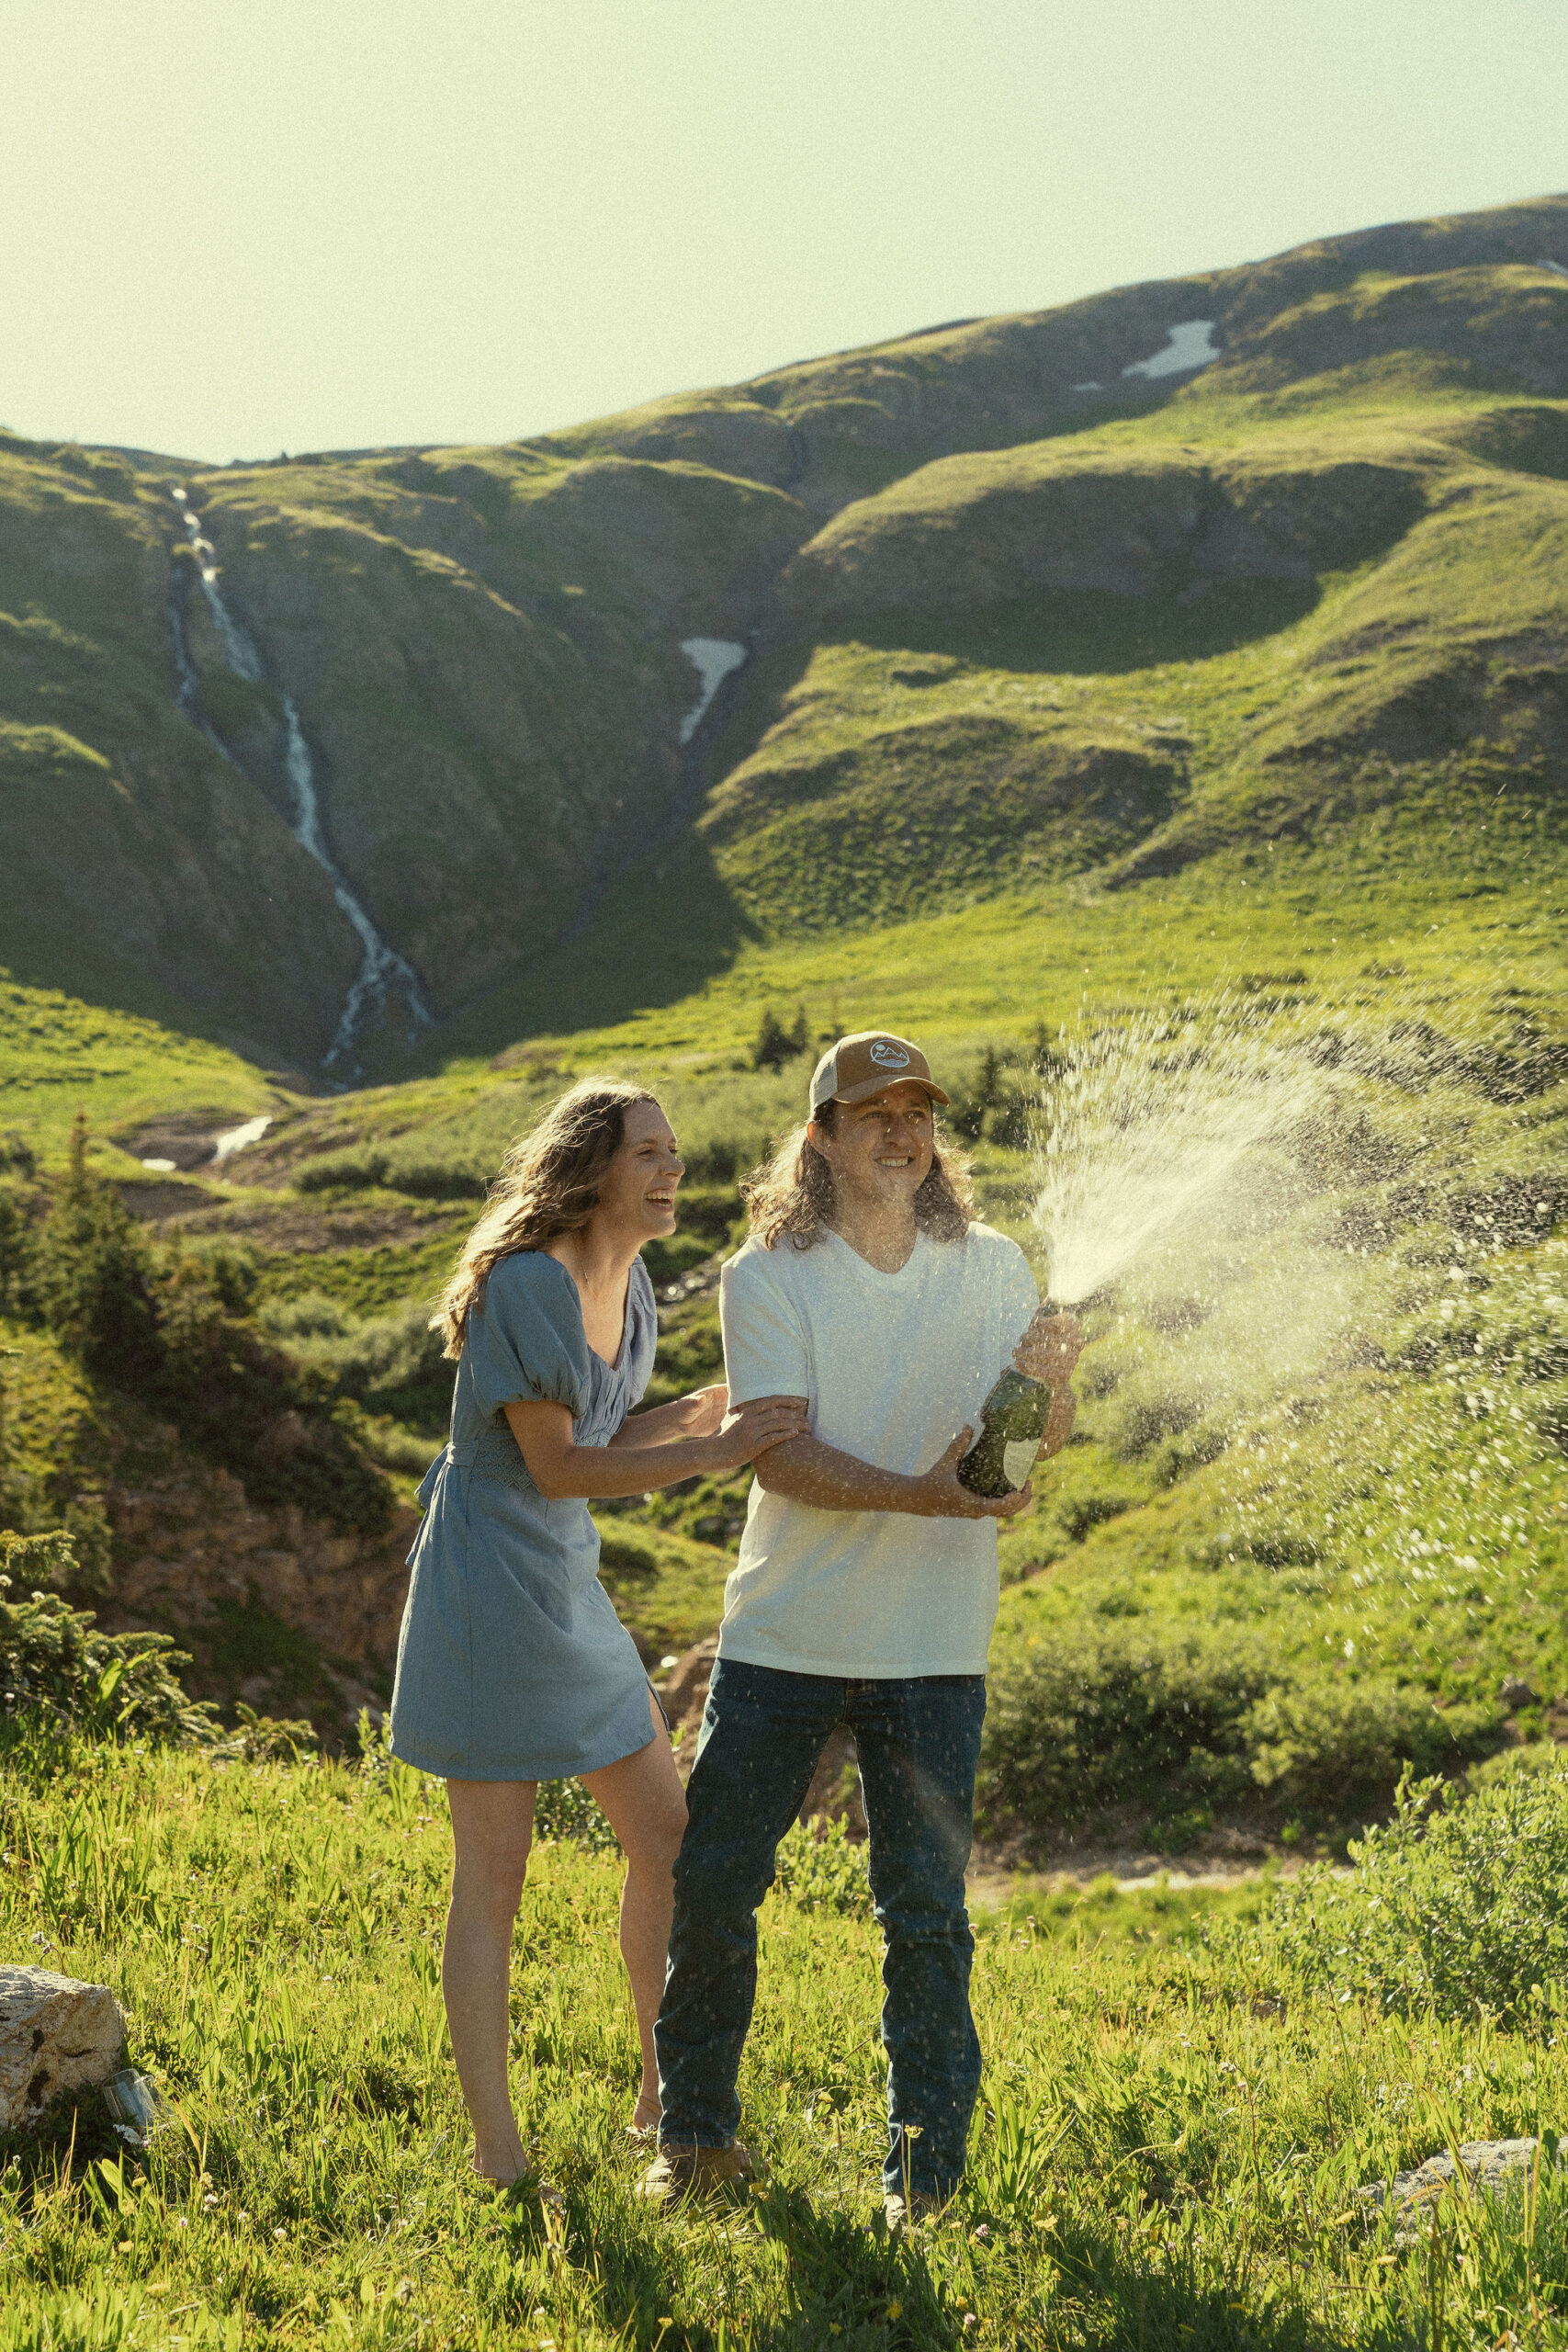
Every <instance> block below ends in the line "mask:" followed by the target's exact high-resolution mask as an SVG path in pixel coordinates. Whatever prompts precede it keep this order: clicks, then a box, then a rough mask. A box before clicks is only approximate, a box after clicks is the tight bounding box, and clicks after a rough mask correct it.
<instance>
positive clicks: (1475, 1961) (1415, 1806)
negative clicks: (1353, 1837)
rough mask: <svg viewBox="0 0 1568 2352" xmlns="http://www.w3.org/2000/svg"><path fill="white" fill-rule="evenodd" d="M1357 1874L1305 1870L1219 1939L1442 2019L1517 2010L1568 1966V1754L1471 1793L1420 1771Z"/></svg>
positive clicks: (1372, 1840) (1304, 1976) (1513, 2017)
mask: <svg viewBox="0 0 1568 2352" xmlns="http://www.w3.org/2000/svg"><path fill="white" fill-rule="evenodd" d="M1350 1855H1351V1859H1352V1861H1353V1863H1354V1865H1355V1867H1354V1869H1353V1870H1352V1871H1351V1872H1350V1874H1349V1875H1348V1877H1341V1876H1338V1875H1337V1874H1336V1873H1335V1872H1334V1871H1329V1870H1325V1869H1323V1868H1313V1869H1309V1870H1304V1871H1302V1873H1301V1874H1300V1876H1299V1877H1297V1878H1294V1879H1291V1880H1289V1881H1287V1882H1286V1883H1285V1884H1284V1885H1283V1886H1282V1887H1281V1888H1280V1891H1279V1893H1278V1894H1276V1895H1275V1897H1274V1899H1273V1901H1272V1903H1271V1904H1270V1905H1269V1909H1268V1910H1267V1911H1266V1912H1265V1913H1264V1915H1263V1917H1262V1918H1261V1919H1260V1920H1259V1921H1258V1924H1257V1926H1256V1927H1255V1928H1252V1929H1250V1930H1245V1931H1239V1930H1238V1931H1227V1930H1224V1929H1219V1930H1216V1931H1215V1932H1214V1934H1213V1937H1212V1939H1211V1940H1212V1941H1213V1942H1215V1943H1229V1944H1233V1945H1244V1946H1245V1947H1246V1948H1247V1949H1249V1950H1250V1951H1251V1952H1252V1953H1253V1955H1254V1956H1255V1957H1261V1958H1262V1959H1263V1960H1264V1961H1265V1962H1266V1963H1268V1964H1269V1965H1271V1966H1272V1967H1274V1968H1275V1969H1277V1970H1280V1971H1281V1972H1284V1973H1288V1974H1290V1975H1293V1976H1294V1977H1296V1978H1297V1979H1298V1980H1300V1981H1301V1982H1303V1983H1305V1984H1308V1985H1331V1986H1333V1987H1334V1988H1335V1989H1336V1990H1348V1991H1350V1992H1352V1993H1355V1994H1358V1995H1359V1996H1361V1997H1362V1998H1363V1999H1368V2000H1371V2001H1373V2002H1375V2003H1376V2004H1377V2005H1378V2007H1381V2008H1385V2009H1395V2010H1400V2011H1405V2012H1408V2011H1412V2010H1426V2009H1430V2010H1433V2011H1435V2012H1436V2014H1437V2015H1438V2017H1442V2018H1464V2017H1473V2016H1475V2015H1476V2013H1477V2012H1478V2011H1481V2010H1487V2011H1490V2012H1492V2013H1493V2014H1495V2016H1497V2017H1500V2018H1503V2019H1504V2020H1505V2021H1506V2022H1508V2023H1517V2021H1519V2020H1520V2019H1521V2018H1524V2017H1526V2016H1527V2015H1528V2014H1529V2010H1530V2008H1531V2007H1532V1996H1533V1994H1534V1988H1536V1987H1537V1986H1540V1987H1541V1988H1542V1989H1543V1990H1545V1989H1548V1988H1551V1987H1552V1986H1559V1985H1562V1981H1563V1978H1564V1976H1568V1916H1565V1914H1564V1911H1563V1905H1562V1889H1563V1887H1564V1885H1565V1884H1568V1764H1565V1763H1563V1762H1562V1761H1561V1760H1559V1761H1558V1762H1557V1764H1556V1765H1555V1766H1554V1767H1553V1768H1552V1769H1551V1770H1544V1771H1543V1770H1527V1771H1522V1772H1515V1773H1511V1774H1508V1775H1506V1777H1499V1778H1497V1779H1495V1780H1493V1781H1490V1782H1489V1784H1487V1785H1484V1786H1483V1787H1481V1788H1479V1789H1477V1790H1476V1791H1475V1792H1474V1793H1473V1794H1470V1795H1463V1794H1461V1793H1460V1792H1456V1791H1453V1790H1448V1791H1445V1790H1444V1789H1443V1788H1442V1785H1441V1784H1440V1783H1439V1782H1438V1781H1432V1780H1426V1781H1423V1780H1417V1779H1416V1777H1415V1776H1414V1775H1413V1774H1410V1773H1407V1774H1406V1775H1405V1777H1404V1779H1403V1780H1402V1781H1401V1782H1400V1786H1399V1792H1398V1795H1397V1797H1396V1800H1395V1804H1394V1813H1393V1819H1392V1821H1390V1822H1389V1823H1388V1824H1387V1826H1386V1827H1382V1828H1372V1829H1369V1830H1368V1831H1367V1833H1366V1836H1365V1837H1364V1838H1360V1839H1359V1840H1357V1841H1356V1842H1354V1843H1353V1844H1352V1845H1351V1848H1350Z"/></svg>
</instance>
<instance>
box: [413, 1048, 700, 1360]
mask: <svg viewBox="0 0 1568 2352" xmlns="http://www.w3.org/2000/svg"><path fill="white" fill-rule="evenodd" d="M655 1100H656V1097H655V1096H653V1095H651V1094H650V1093H649V1091H648V1089H647V1087H646V1086H635V1085H633V1084H632V1083H630V1081H629V1080H626V1079H624V1078H582V1079H579V1080H578V1082H577V1084H576V1085H575V1086H574V1087H572V1088H570V1090H569V1091H568V1092H567V1093H565V1094H563V1095H562V1096H561V1098H560V1101H559V1102H558V1103H553V1104H552V1105H551V1107H550V1108H549V1110H547V1112H546V1113H545V1115H544V1117H543V1118H542V1119H541V1120H540V1121H539V1123H538V1125H537V1126H536V1127H534V1128H532V1129H530V1131H529V1133H528V1134H527V1135H525V1136H519V1137H518V1139H517V1141H516V1142H515V1143H514V1144H513V1146H512V1148H511V1149H510V1150H509V1151H508V1152H507V1155H506V1157H505V1159H503V1160H502V1163H501V1173H500V1175H499V1176H498V1177H497V1178H496V1180H495V1182H494V1183H493V1184H492V1185H491V1188H490V1197H489V1199H488V1201H487V1202H486V1204H485V1210H484V1214H483V1216H481V1217H480V1218H479V1223H478V1224H477V1225H476V1226H475V1227H474V1229H473V1231H472V1232H471V1233H470V1234H469V1236H468V1239H467V1240H466V1241H465V1242H464V1244H463V1247H462V1249H461V1250H460V1251H459V1253H458V1257H457V1264H456V1266H454V1268H453V1269H452V1278H451V1280H450V1282H449V1283H447V1285H446V1289H445V1290H444V1291H443V1292H442V1294H441V1299H440V1303H439V1305H438V1306H437V1307H436V1310H435V1312H434V1315H433V1316H432V1317H431V1318H430V1328H431V1329H432V1330H433V1331H439V1332H440V1333H441V1335H442V1337H443V1339H444V1340H446V1347H445V1349H444V1350H443V1353H444V1354H445V1355H447V1356H453V1357H456V1356H460V1355H461V1354H462V1352H463V1333H464V1331H465V1330H466V1329H467V1328H468V1317H469V1315H470V1314H471V1313H472V1312H473V1309H474V1308H475V1307H476V1306H480V1305H482V1304H483V1300H484V1291H485V1283H487V1282H488V1281H489V1279H490V1276H491V1272H493V1270H494V1269H495V1268H496V1267H497V1266H498V1265H499V1264H500V1263H501V1261H502V1259H503V1258H510V1257H511V1256H512V1255H513V1251H514V1250H542V1249H543V1248H544V1246H545V1244H546V1242H547V1241H555V1240H558V1238H560V1236H561V1235H562V1234H563V1233H580V1232H581V1230H582V1227H584V1226H585V1225H586V1224H587V1222H588V1220H589V1218H590V1217H591V1216H592V1214H593V1212H594V1210H595V1209H596V1208H597V1207H598V1205H599V1188H600V1186H601V1185H602V1184H603V1183H604V1178H605V1175H606V1173H607V1172H608V1170H609V1166H610V1162H611V1161H612V1160H613V1159H614V1158H615V1154H616V1152H617V1151H619V1149H620V1148H621V1146H622V1144H623V1143H624V1142H625V1140H626V1113H627V1112H628V1111H629V1110H630V1109H631V1106H632V1104H633V1103H652V1102H653V1101H655Z"/></svg>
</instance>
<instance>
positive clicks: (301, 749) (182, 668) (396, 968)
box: [169, 486, 432, 1069]
mask: <svg viewBox="0 0 1568 2352" xmlns="http://www.w3.org/2000/svg"><path fill="white" fill-rule="evenodd" d="M169 495H170V497H171V498H172V499H173V500H174V502H175V505H176V506H177V507H178V508H179V511H180V520H181V522H182V523H183V524H184V525H185V533H186V540H187V541H188V543H189V546H190V550H191V553H192V554H193V555H194V556H195V558H196V567H197V576H198V578H199V579H200V582H201V591H202V594H203V595H204V596H205V597H206V599H207V608H208V610H209V613H210V614H211V616H212V625H213V627H214V628H216V630H217V631H218V639H219V642H220V645H221V646H222V648H223V658H224V660H225V661H226V662H228V664H229V667H230V669H231V670H232V672H233V673H234V675H235V676H236V677H237V678H243V679H244V681H245V683H246V684H247V685H253V686H261V685H265V684H266V683H267V676H266V670H265V666H264V664H263V662H262V658H261V655H260V653H259V652H258V651H257V650H256V646H255V642H254V639H252V638H251V636H250V635H249V634H248V632H247V631H246V630H245V629H244V628H243V627H242V626H241V624H240V622H239V621H238V620H236V618H235V617H234V615H233V614H232V613H231V611H230V609H229V606H228V605H227V604H226V602H225V601H224V597H223V594H222V591H221V590H220V587H219V585H218V557H217V552H216V550H215V548H213V545H212V542H211V540H210V539H209V538H208V537H206V536H205V535H204V533H203V531H202V527H201V517H200V515H197V512H196V510H195V508H194V507H192V506H191V505H190V504H189V503H187V501H186V492H185V491H184V489H183V488H180V487H178V486H172V487H171V489H170V492H169ZM170 617H171V622H172V626H173V628H174V639H175V701H176V702H177V703H178V705H179V707H180V708H181V710H183V711H184V712H185V714H186V718H190V719H192V720H193V721H194V722H195V724H196V725H197V726H198V727H199V728H200V729H201V731H202V733H203V734H204V735H205V736H206V737H207V739H208V741H209V742H210V743H211V744H212V745H213V747H214V749H215V750H217V751H218V752H221V754H222V756H223V758H224V759H226V760H227V761H228V762H229V764H230V766H231V767H237V766H238V765H239V762H238V761H237V760H236V759H235V758H234V757H233V754H232V753H231V752H230V751H229V749H228V747H227V746H226V745H225V744H224V743H222V742H221V741H220V740H219V737H218V736H217V734H216V733H215V731H214V730H213V729H212V728H211V727H209V724H208V723H207V721H206V719H204V718H202V717H201V715H200V712H199V711H198V709H197V675H196V669H195V666H194V664H193V663H192V662H191V658H190V648H189V646H188V644H187V642H186V630H185V621H184V616H182V614H181V613H180V610H179V607H178V604H177V601H176V602H173V603H172V604H171V608H170ZM283 724H284V766H285V769H286V770H287V773H288V786H289V794H290V799H291V803H292V805H291V808H290V812H289V820H288V828H289V831H290V832H292V834H293V836H294V838H295V840H296V841H297V842H299V846H300V848H301V849H302V850H304V851H305V853H306V854H307V855H308V856H310V857H313V858H314V859H315V861H316V864H317V865H319V866H320V867H321V871H322V873H323V874H325V875H326V876H328V877H329V878H330V880H331V882H332V886H333V899H335V900H336V902H337V905H338V909H339V910H340V912H342V913H343V914H344V915H346V917H347V918H348V921H349V922H351V923H352V924H353V926H354V929H355V934H356V935H357V937H358V940H359V944H360V946H361V947H362V948H363V950H364V956H363V957H362V960H361V962H360V967H359V970H358V972H357V974H356V975H355V980H354V985H353V986H352V988H351V989H349V991H348V995H347V998H346V999H345V1001H344V1008H343V1012H342V1013H341V1015H340V1016H339V1019H338V1024H337V1030H336V1033H335V1035H333V1042H332V1045H331V1046H330V1047H329V1048H328V1050H327V1052H326V1053H325V1054H324V1055H323V1056H322V1058H321V1068H322V1069H333V1068H334V1067H335V1066H336V1065H337V1064H338V1063H339V1062H341V1061H342V1060H343V1058H344V1056H345V1055H346V1054H349V1053H351V1052H352V1051H353V1048H354V1042H355V1037H356V1036H357V1035H358V1034H359V1031H360V1028H361V1026H362V1025H363V1023H364V1022H365V1020H366V1018H367V1015H368V1014H369V1013H371V1012H379V1011H381V1010H383V1009H384V1008H385V1007H386V1006H387V1004H388V1003H389V1001H390V1000H391V999H392V998H393V997H397V996H400V997H401V998H402V1000H403V1001H404V1003H405V1004H406V1005H407V1007H408V1011H409V1019H410V1023H411V1026H410V1030H409V1035H410V1039H411V1041H412V1037H413V1035H414V1033H415V1032H416V1031H417V1030H419V1029H422V1028H428V1027H429V1026H430V1024H431V1020H432V1014H431V1012H430V1008H429V1006H428V1005H427V1004H426V1003H425V1001H424V998H423V995H422V993H421V991H420V985H419V979H418V976H417V975H416V973H415V972H414V969H413V967H412V965H411V964H409V963H408V962H406V961H405V959H404V958H403V957H402V956H400V955H399V954H398V952H397V949H396V948H395V947H389V946H388V944H387V943H386V941H385V940H384V939H383V938H382V936H381V934H380V933H379V932H378V930H377V928H376V926H375V924H374V923H373V922H371V920H370V917H369V915H368V914H367V912H366V910H365V909H364V907H363V906H361V904H360V902H359V900H358V899H356V898H355V895H354V892H353V891H352V890H351V889H350V888H349V887H348V884H347V883H346V882H345V881H344V877H343V875H342V874H341V872H340V871H339V869H338V866H337V863H336V861H335V860H334V858H333V854H332V852H331V850H330V849H329V848H328V847H327V838H326V834H325V832H324V831H323V830H322V826H321V799H320V797H319V795H318V794H317V791H316V767H315V762H314V761H313V759H312V758H311V756H310V745H309V743H308V742H307V741H305V730H304V729H303V727H301V725H300V723H299V709H298V707H297V706H296V704H295V701H294V697H293V696H292V695H284V696H283Z"/></svg>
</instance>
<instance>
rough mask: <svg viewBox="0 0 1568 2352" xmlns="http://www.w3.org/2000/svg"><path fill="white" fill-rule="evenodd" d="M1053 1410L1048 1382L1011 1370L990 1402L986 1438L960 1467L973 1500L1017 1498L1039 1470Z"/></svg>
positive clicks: (984, 1416) (983, 1421)
mask: <svg viewBox="0 0 1568 2352" xmlns="http://www.w3.org/2000/svg"><path fill="white" fill-rule="evenodd" d="M1050 1410H1051V1391H1050V1388H1049V1386H1048V1385H1046V1383H1045V1382H1044V1381H1043V1380H1032V1379H1031V1378H1030V1376H1029V1374H1027V1373H1026V1372H1015V1371H1014V1370H1013V1369H1012V1368H1011V1366H1009V1368H1008V1370H1007V1371H1006V1372H1004V1373H1003V1374H1002V1376H1001V1378H1000V1379H999V1380H998V1383H997V1385H996V1386H995V1387H994V1388H993V1389H992V1391H991V1393H990V1395H989V1396H988V1397H987V1399H986V1402H985V1405H984V1408H982V1411H981V1416H980V1434H979V1436H978V1437H977V1438H976V1440H975V1442H974V1444H973V1445H972V1446H971V1447H970V1449H969V1451H968V1453H966V1454H964V1458H963V1460H962V1461H961V1462H960V1463H959V1464H958V1483H959V1485H960V1486H961V1487H968V1489H969V1491H970V1493H971V1494H972V1495H1013V1494H1016V1493H1017V1492H1018V1489H1019V1488H1020V1487H1021V1486H1022V1485H1023V1483H1024V1481H1025V1479H1026V1478H1027V1477H1028V1476H1029V1474H1030V1472H1031V1471H1032V1469H1033V1467H1034V1461H1035V1456H1036V1455H1037V1454H1038V1453H1039V1452H1040V1444H1041V1440H1042V1439H1043V1437H1044V1435H1045V1422H1046V1419H1047V1417H1048V1416H1049V1414H1050Z"/></svg>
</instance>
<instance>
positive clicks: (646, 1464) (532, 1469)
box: [506, 1392, 809, 1502]
mask: <svg viewBox="0 0 1568 2352" xmlns="http://www.w3.org/2000/svg"><path fill="white" fill-rule="evenodd" d="M699 1393H700V1392H699ZM688 1401H689V1400H688V1399H685V1398H682V1400H681V1402H682V1404H685V1403H686V1402H688ZM663 1409H665V1410H673V1409H674V1408H663ZM713 1411H714V1408H713V1406H712V1405H711V1404H709V1405H708V1406H706V1407H705V1408H704V1412H703V1418H704V1419H711V1418H712V1415H713ZM506 1419H507V1422H508V1424H509V1426H510V1428H511V1430H512V1434H513V1437H514V1438H515V1439H516V1440H517V1444H518V1449H519V1451H520V1452H521V1453H522V1456H523V1459H524V1461H525V1463H526V1464H527V1465H528V1476H530V1478H532V1480H533V1481H534V1484H535V1486H536V1487H537V1488H538V1489H539V1492H540V1493H541V1494H542V1495H543V1496H545V1497H546V1498H547V1500H549V1501H552V1502H565V1501H568V1500H570V1499H580V1500H582V1501H585V1502H591V1501H593V1500H594V1499H595V1498H602V1499H605V1500H608V1499H610V1498H613V1497H615V1496H617V1495H640V1494H644V1493H646V1492H648V1490H649V1488H651V1487H673V1486H678V1485H679V1484H680V1482H681V1480H682V1478H696V1477H702V1476H706V1475H707V1474H708V1473H710V1472H713V1471H723V1470H739V1469H740V1468H741V1467H742V1466H743V1465H744V1464H746V1463H748V1462H752V1461H754V1460H755V1459H756V1457H757V1455H758V1454H760V1453H763V1452H765V1451H766V1449H767V1448H768V1447H769V1446H773V1445H779V1444H781V1443H783V1442H785V1441H786V1440H788V1439H791V1438H795V1437H798V1436H800V1435H801V1433H802V1432H803V1431H804V1430H806V1429H807V1427H808V1426H809V1424H808V1423H807V1418H806V1405H805V1400H804V1399H803V1398H801V1397H762V1398H761V1400H760V1401H759V1402H758V1403H756V1404H754V1405H742V1406H741V1407H740V1408H739V1410H737V1411H735V1412H732V1413H727V1414H725V1415H724V1416H723V1418H722V1419H721V1421H720V1424H719V1426H718V1427H717V1428H716V1430H714V1431H713V1433H712V1434H711V1435H704V1436H700V1437H675V1438H671V1440H670V1441H669V1442H666V1443H664V1444H660V1443H658V1442H655V1443H653V1444H651V1445H649V1444H646V1443H640V1444H639V1443H638V1442H637V1436H636V1434H635V1428H636V1425H635V1423H633V1424H629V1425H627V1426H626V1427H624V1428H623V1429H621V1430H619V1431H617V1433H616V1442H612V1443H611V1444H609V1445H579V1444H577V1443H576V1442H575V1440H574V1439H573V1437H572V1433H571V1415H570V1413H569V1412H568V1411H567V1409H566V1407H565V1406H564V1405H554V1404H521V1403H519V1404H512V1405H508V1406H507V1407H506ZM651 1419H653V1416H652V1414H649V1420H651Z"/></svg>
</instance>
